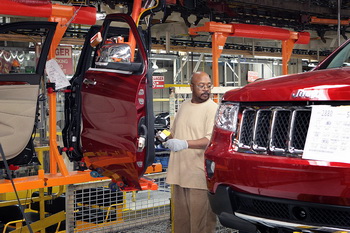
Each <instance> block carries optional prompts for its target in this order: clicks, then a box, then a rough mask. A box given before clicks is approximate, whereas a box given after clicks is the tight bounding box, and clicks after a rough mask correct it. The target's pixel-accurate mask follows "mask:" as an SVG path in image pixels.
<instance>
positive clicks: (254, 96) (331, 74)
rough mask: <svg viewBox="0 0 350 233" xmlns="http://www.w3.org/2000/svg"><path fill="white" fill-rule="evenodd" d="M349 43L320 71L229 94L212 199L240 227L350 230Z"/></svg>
mask: <svg viewBox="0 0 350 233" xmlns="http://www.w3.org/2000/svg"><path fill="white" fill-rule="evenodd" d="M349 56H350V41H347V42H346V43H344V44H343V45H342V46H341V47H340V48H338V49H337V50H336V51H335V52H333V53H332V54H331V55H330V56H329V57H328V58H326V59H325V60H324V61H323V62H322V63H321V64H319V65H318V66H317V67H316V68H315V69H314V70H312V71H310V72H306V73H302V74H294V75H288V76H284V77H280V78H274V79H270V80H266V81H260V82H255V83H252V84H249V85H247V86H245V87H243V88H240V89H235V90H232V91H229V92H227V93H226V94H225V95H224V96H223V98H222V102H221V105H220V107H219V109H218V112H217V116H216V123H215V126H214V131H213V136H212V139H211V142H210V145H209V146H208V148H207V150H206V153H205V165H206V174H207V184H208V190H209V198H210V202H211V206H212V208H213V210H214V212H215V213H216V214H217V215H218V217H219V219H220V221H221V223H222V224H223V225H224V226H227V227H231V228H234V229H238V230H240V232H293V231H298V232H314V231H317V232H335V231H341V230H342V231H346V232H350V159H349V158H350V150H349V147H350V141H349V139H350V107H348V106H349V105H350V57H349Z"/></svg>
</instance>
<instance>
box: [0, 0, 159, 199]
mask: <svg viewBox="0 0 350 233" xmlns="http://www.w3.org/2000/svg"><path fill="white" fill-rule="evenodd" d="M141 2H142V1H141V0H137V1H135V2H134V8H133V11H134V10H135V12H136V13H135V14H134V12H133V19H134V20H135V21H136V20H137V18H138V15H136V14H140V12H141ZM9 3H11V4H9ZM13 4H15V5H16V6H14V5H13ZM13 9H16V10H15V11H14V10H13ZM91 9H93V11H94V14H91V12H93V11H92V10H91ZM79 13H80V14H79ZM0 14H8V15H23V16H40V17H48V18H49V21H51V22H57V23H58V24H57V26H56V33H55V35H54V38H53V41H52V44H51V47H50V52H49V59H52V58H54V57H55V51H56V48H57V46H58V45H59V43H60V41H61V39H62V37H63V35H64V33H65V31H66V30H67V28H68V26H69V24H70V23H71V22H74V23H82V24H89V25H93V24H95V22H96V9H95V8H93V7H83V8H77V7H74V6H63V5H59V4H52V5H51V4H46V5H45V6H30V5H26V4H21V3H17V2H13V1H9V0H1V1H0ZM38 14H39V15H38ZM131 40H132V39H131ZM129 41H130V40H129ZM134 48H135V39H134ZM47 94H48V97H49V152H50V173H49V174H45V172H44V169H43V168H42V167H41V168H40V169H39V170H38V175H37V176H28V177H21V178H16V179H14V183H15V186H16V190H17V191H21V190H28V189H38V188H45V187H52V186H60V185H68V184H74V183H83V182H89V181H97V180H105V179H109V178H108V177H99V178H93V177H92V176H91V175H90V171H73V172H69V171H68V170H67V167H66V164H65V162H64V160H63V158H62V156H61V154H60V152H59V150H58V145H57V141H56V135H57V132H56V92H55V91H54V90H53V88H48V91H47ZM58 171H59V172H58ZM140 185H141V188H142V189H144V190H147V189H151V190H156V189H157V188H158V187H157V185H156V184H155V183H154V182H153V181H151V180H148V179H144V178H141V179H140ZM128 191H132V190H128ZM7 192H14V189H13V187H12V184H11V181H10V180H5V179H2V180H0V193H7Z"/></svg>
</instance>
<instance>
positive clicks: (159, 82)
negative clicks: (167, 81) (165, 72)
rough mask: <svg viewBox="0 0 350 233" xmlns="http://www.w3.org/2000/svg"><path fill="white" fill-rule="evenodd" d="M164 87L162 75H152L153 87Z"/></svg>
mask: <svg viewBox="0 0 350 233" xmlns="http://www.w3.org/2000/svg"><path fill="white" fill-rule="evenodd" d="M163 88H164V76H153V89H163Z"/></svg>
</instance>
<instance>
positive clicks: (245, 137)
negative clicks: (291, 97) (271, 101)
mask: <svg viewBox="0 0 350 233" xmlns="http://www.w3.org/2000/svg"><path fill="white" fill-rule="evenodd" d="M310 117H311V109H310V108H305V107H294V108H291V107H274V108H256V107H246V108H245V109H243V111H242V117H241V119H240V121H241V123H240V130H239V132H238V135H237V140H238V141H237V145H238V147H239V148H240V149H243V150H251V151H254V152H256V153H272V154H278V155H286V154H294V155H300V154H302V152H303V150H304V146H305V140H306V135H307V130H308V128H309V122H310Z"/></svg>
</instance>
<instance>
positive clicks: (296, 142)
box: [288, 109, 311, 154]
mask: <svg viewBox="0 0 350 233" xmlns="http://www.w3.org/2000/svg"><path fill="white" fill-rule="evenodd" d="M310 117H311V110H310V109H297V110H294V111H293V116H292V124H291V128H290V132H289V134H290V139H289V144H288V151H289V152H290V153H292V154H301V153H302V152H303V150H304V147H305V141H306V135H307V131H308V129H309V124H310Z"/></svg>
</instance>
